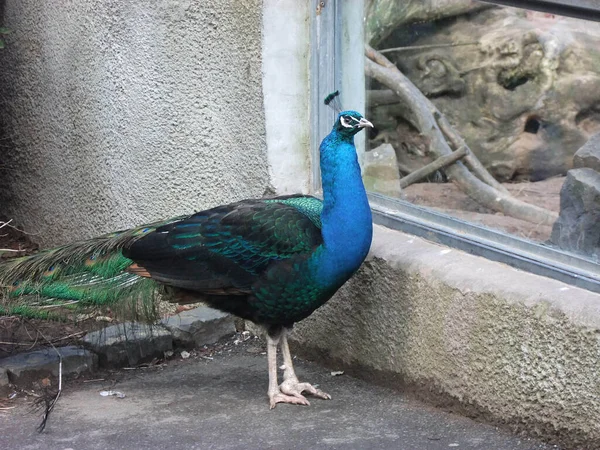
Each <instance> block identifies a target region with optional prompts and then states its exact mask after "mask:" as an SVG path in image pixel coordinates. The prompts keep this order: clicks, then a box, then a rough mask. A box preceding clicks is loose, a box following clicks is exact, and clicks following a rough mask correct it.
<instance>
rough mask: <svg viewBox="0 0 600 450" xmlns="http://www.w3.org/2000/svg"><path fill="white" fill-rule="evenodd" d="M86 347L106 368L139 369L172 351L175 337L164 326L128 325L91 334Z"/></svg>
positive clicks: (85, 339) (116, 326) (122, 324)
mask: <svg viewBox="0 0 600 450" xmlns="http://www.w3.org/2000/svg"><path fill="white" fill-rule="evenodd" d="M83 343H84V344H85V345H86V346H88V347H89V348H91V349H92V350H93V351H94V352H96V353H97V354H98V356H99V358H100V364H101V365H102V366H111V367H122V366H124V365H130V366H135V365H137V364H139V363H140V362H142V361H145V360H148V359H151V358H153V357H157V358H159V357H163V356H164V352H166V351H169V350H172V349H173V336H172V335H171V332H170V331H169V330H167V329H165V328H163V327H162V326H160V325H145V324H141V323H134V322H126V323H121V324H118V325H111V326H110V327H106V328H104V329H102V330H98V331H94V332H92V333H89V334H87V335H86V336H85V337H84V338H83Z"/></svg>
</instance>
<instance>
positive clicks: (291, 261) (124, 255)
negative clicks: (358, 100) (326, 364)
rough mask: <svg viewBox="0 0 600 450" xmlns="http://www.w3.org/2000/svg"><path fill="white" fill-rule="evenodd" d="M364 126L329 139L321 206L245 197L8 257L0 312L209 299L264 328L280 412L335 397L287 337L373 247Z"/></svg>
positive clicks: (349, 124)
mask: <svg viewBox="0 0 600 450" xmlns="http://www.w3.org/2000/svg"><path fill="white" fill-rule="evenodd" d="M331 97H332V96H331V95H330V96H328V99H327V100H328V101H331ZM333 97H335V95H333ZM365 127H373V125H372V124H371V123H370V122H369V121H368V120H366V119H365V118H363V117H362V116H361V114H359V113H358V112H356V111H343V112H340V113H339V114H338V116H337V119H336V120H335V123H334V125H333V129H332V130H331V132H330V133H329V135H328V136H326V137H325V138H324V139H323V141H322V143H321V145H320V163H321V177H322V186H323V200H320V199H318V198H315V197H312V196H308V195H287V196H279V197H273V198H264V199H252V200H243V201H238V202H236V203H231V204H228V205H223V206H217V207H215V208H211V209H208V210H206V211H201V212H197V213H195V214H192V215H188V216H180V217H175V218H172V219H169V220H165V221H160V222H155V223H151V224H146V225H142V226H140V227H137V228H133V229H130V230H124V231H119V232H114V233H110V234H106V235H104V236H100V237H97V238H94V239H90V240H84V241H80V242H76V243H72V244H68V245H65V246H62V247H58V248H55V249H51V250H46V251H43V252H40V253H38V254H35V255H32V256H27V257H22V258H15V259H11V260H6V261H4V262H2V263H0V286H1V287H2V289H3V291H2V298H1V299H0V314H11V315H23V316H30V317H40V318H52V317H53V316H54V315H56V314H58V312H62V314H64V313H65V311H66V312H67V313H69V311H74V310H75V311H77V310H80V308H91V309H97V310H101V309H102V308H106V307H108V308H110V310H111V312H112V313H113V314H123V315H130V314H137V315H144V316H146V317H152V315H153V314H154V313H155V303H156V302H155V300H156V299H157V298H163V299H165V298H166V299H169V300H170V301H174V302H178V303H190V302H199V301H203V302H205V303H207V304H209V305H210V306H212V307H214V308H216V309H219V310H221V311H225V312H228V313H232V314H234V315H236V316H238V317H241V318H243V319H247V320H251V321H253V322H255V323H256V324H258V325H261V326H263V327H264V328H265V330H266V340H267V359H268V371H269V387H268V397H269V402H270V407H271V409H272V408H274V407H275V405H276V404H277V403H291V404H299V405H309V402H308V400H307V399H306V397H305V396H304V395H303V394H307V395H312V396H315V397H317V398H322V399H330V398H331V396H330V395H329V394H327V393H325V392H323V391H322V390H320V389H318V388H316V387H314V386H312V385H311V384H310V383H306V382H300V381H299V380H298V377H297V376H296V374H295V372H294V366H293V362H292V357H291V355H290V349H289V346H288V340H287V334H288V332H289V330H290V329H291V328H292V326H293V324H294V323H295V322H298V321H300V320H302V319H304V318H306V317H308V316H309V315H310V314H311V313H312V312H313V311H315V310H316V309H317V308H319V307H320V306H321V305H323V304H324V303H325V302H326V301H327V300H329V299H330V298H331V297H332V295H333V294H334V293H335V292H336V291H337V290H338V289H339V288H340V287H341V286H342V285H343V284H344V283H345V282H346V281H347V280H348V279H349V278H350V277H351V276H352V275H353V274H354V273H355V272H356V271H357V270H358V268H359V266H360V265H361V263H362V262H363V260H364V259H365V257H366V256H367V253H368V251H369V247H370V245H371V238H372V221H371V210H370V208H369V203H368V201H367V196H366V192H365V188H364V186H363V183H362V179H361V172H360V167H359V164H358V159H357V155H356V148H355V146H354V136H355V135H356V134H357V133H358V132H360V131H361V130H362V129H363V128H365ZM278 346H280V347H281V353H282V355H283V362H284V373H283V382H282V383H281V384H278V376H277V348H278Z"/></svg>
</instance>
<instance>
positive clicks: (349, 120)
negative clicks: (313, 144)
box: [333, 111, 373, 136]
mask: <svg viewBox="0 0 600 450" xmlns="http://www.w3.org/2000/svg"><path fill="white" fill-rule="evenodd" d="M365 127H371V128H373V124H372V123H371V122H369V121H368V120H367V119H365V118H364V117H363V116H361V115H360V113H358V112H356V111H342V112H341V113H339V115H338V118H337V120H336V121H335V124H334V125H333V129H334V130H336V131H337V132H338V133H340V134H342V135H345V136H354V135H355V134H356V133H358V132H359V131H360V130H362V129H363V128H365Z"/></svg>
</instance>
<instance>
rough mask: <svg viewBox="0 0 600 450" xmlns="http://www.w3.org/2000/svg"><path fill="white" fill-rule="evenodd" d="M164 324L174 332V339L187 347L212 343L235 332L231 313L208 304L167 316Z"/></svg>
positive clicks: (163, 321)
mask: <svg viewBox="0 0 600 450" xmlns="http://www.w3.org/2000/svg"><path fill="white" fill-rule="evenodd" d="M162 325H163V326H164V327H166V328H167V329H168V330H169V331H170V332H171V333H172V334H173V340H174V341H175V342H176V343H177V344H179V345H183V346H185V347H200V346H202V345H205V344H212V343H214V342H217V341H218V340H219V339H221V338H222V337H225V336H228V335H231V334H233V333H235V325H234V319H233V317H232V316H231V315H229V314H225V313H222V312H221V311H217V310H216V309H212V308H209V307H207V306H201V307H199V308H195V309H192V310H189V311H184V312H182V313H180V314H176V315H174V316H171V317H167V318H166V319H163V320H162Z"/></svg>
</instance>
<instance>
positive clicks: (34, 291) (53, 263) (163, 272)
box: [0, 196, 322, 320]
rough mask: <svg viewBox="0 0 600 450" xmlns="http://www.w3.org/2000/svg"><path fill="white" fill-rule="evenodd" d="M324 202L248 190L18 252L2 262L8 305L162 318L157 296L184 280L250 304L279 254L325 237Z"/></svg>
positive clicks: (305, 251)
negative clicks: (251, 194)
mask: <svg viewBox="0 0 600 450" xmlns="http://www.w3.org/2000/svg"><path fill="white" fill-rule="evenodd" d="M321 210H322V203H321V201H320V200H318V199H316V198H314V197H307V196H286V197H277V198H273V199H269V200H245V201H241V202H237V203H232V204H229V205H224V206H218V207H216V208H212V209H209V210H206V211H201V212H198V213H196V214H193V215H191V216H181V217H175V218H173V219H170V220H166V221H162V222H155V223H152V224H148V225H142V226H140V227H137V228H133V229H130V230H124V231H120V232H116V233H110V234H106V235H104V236H100V237H97V238H94V239H89V240H85V241H80V242H75V243H73V244H68V245H65V246H62V247H58V248H55V249H52V250H47V251H43V252H40V253H38V254H35V255H32V256H27V257H24V258H17V259H9V260H6V261H4V262H0V315H12V314H15V315H21V316H29V317H39V318H50V317H61V316H62V317H64V316H65V315H67V316H69V315H73V313H75V312H80V311H81V310H82V309H87V310H90V309H91V310H95V311H103V310H106V309H110V311H111V313H112V314H113V315H114V316H116V317H118V318H127V319H136V318H142V319H146V320H153V319H155V318H156V317H157V313H156V305H157V302H156V299H157V298H158V297H161V298H164V297H165V296H166V295H167V293H168V294H169V296H174V295H180V294H181V293H182V290H186V291H193V292H194V293H195V294H198V295H199V296H200V298H203V297H202V296H208V297H215V302H216V303H215V304H214V305H213V306H215V307H217V308H225V306H223V304H222V301H223V299H224V298H225V297H227V296H228V297H232V296H234V297H236V299H237V300H236V301H239V302H241V303H240V304H241V305H242V306H243V304H244V300H242V297H244V298H245V296H247V295H249V294H250V293H251V292H252V288H253V286H254V285H255V283H257V281H258V280H259V279H260V278H261V277H262V276H263V274H265V273H266V272H267V271H268V270H269V268H271V267H272V266H273V265H274V264H277V263H278V262H281V261H286V260H292V259H294V258H298V257H300V258H303V257H305V256H307V255H310V254H311V253H312V252H313V251H314V249H316V248H317V247H318V246H319V245H320V244H321V243H322V237H321V219H320V214H321ZM165 286H168V287H165ZM218 296H221V297H218ZM217 299H218V300H219V301H217ZM168 300H170V301H172V300H174V298H168ZM229 300H231V299H229ZM220 301H221V303H219V302H220ZM230 303H231V302H230ZM226 309H228V310H229V311H233V312H234V313H235V312H236V310H235V308H233V307H232V306H231V307H228V308H226Z"/></svg>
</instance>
